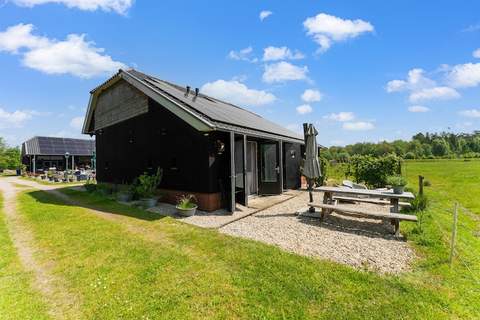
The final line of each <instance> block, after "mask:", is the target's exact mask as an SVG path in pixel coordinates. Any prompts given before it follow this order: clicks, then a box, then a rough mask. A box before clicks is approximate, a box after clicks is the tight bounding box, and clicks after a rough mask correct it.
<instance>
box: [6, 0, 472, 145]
mask: <svg viewBox="0 0 480 320" xmlns="http://www.w3.org/2000/svg"><path fill="white" fill-rule="evenodd" d="M262 11H263V12H264V13H263V15H262V18H261V17H260V16H261V12H262ZM269 12H270V13H269ZM478 49H480V3H479V2H478V1H473V0H472V1H433V0H432V1H413V0H412V1H379V0H378V1H339V0H336V1H303V2H301V1H236V2H233V1H228V2H227V1H205V2H198V1H197V2H193V1H191V2H190V1H158V2H157V1H155V2H154V1H142V0H136V1H131V0H89V1H82V0H56V1H53V0H52V1H50V0H11V1H10V0H9V1H5V0H4V1H0V66H1V70H2V76H1V77H0V135H1V136H3V137H5V138H6V139H7V141H8V142H9V143H10V144H12V145H17V144H19V143H21V142H22V141H23V140H25V139H26V138H28V137H30V136H33V135H53V136H72V137H78V136H81V135H80V125H81V123H82V117H83V116H84V113H85V108H86V105H87V104H88V99H89V91H90V90H91V89H92V88H94V87H95V86H96V85H98V84H100V83H101V82H103V81H104V80H105V79H107V78H108V77H109V75H111V74H113V73H114V72H115V71H116V70H117V69H118V68H119V67H135V68H137V69H138V70H141V71H144V72H146V73H150V74H153V75H156V76H158V77H159V78H162V79H165V80H169V81H172V82H176V83H178V84H181V85H187V84H188V85H190V86H192V87H199V88H201V91H202V92H204V93H208V94H211V95H215V96H217V97H220V98H223V99H226V100H230V101H232V102H234V103H237V104H240V105H241V106H244V107H246V108H248V109H250V110H252V111H254V112H256V113H259V114H261V115H262V116H265V117H267V118H269V119H271V120H273V121H275V122H278V123H279V124H282V125H284V126H287V127H289V128H291V129H293V130H299V128H300V126H301V124H302V123H303V122H313V123H315V124H316V126H317V128H318V129H319V141H320V142H321V143H322V144H324V145H327V146H329V145H332V144H347V143H352V142H358V141H379V140H383V139H386V140H393V139H397V138H403V139H408V138H410V137H411V135H413V134H414V133H416V132H419V131H465V132H470V131H473V130H477V129H479V124H480V99H479V98H480V90H479V86H480V50H478ZM476 50H478V51H476ZM306 90H308V91H307V92H305V91H306ZM302 96H303V97H302Z"/></svg>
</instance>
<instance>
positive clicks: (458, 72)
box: [447, 63, 480, 88]
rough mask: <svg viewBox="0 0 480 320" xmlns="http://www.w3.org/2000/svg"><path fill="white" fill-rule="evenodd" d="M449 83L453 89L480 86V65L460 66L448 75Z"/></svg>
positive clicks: (455, 67)
mask: <svg viewBox="0 0 480 320" xmlns="http://www.w3.org/2000/svg"><path fill="white" fill-rule="evenodd" d="M447 81H448V82H449V84H450V85H451V86H452V87H455V88H467V87H476V86H478V85H479V84H480V63H466V64H459V65H456V66H454V67H453V68H452V70H451V71H450V72H449V73H448V74H447Z"/></svg>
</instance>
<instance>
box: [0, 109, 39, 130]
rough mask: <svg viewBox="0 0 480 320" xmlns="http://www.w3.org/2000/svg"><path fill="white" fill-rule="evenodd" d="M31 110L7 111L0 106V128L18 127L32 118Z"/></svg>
mask: <svg viewBox="0 0 480 320" xmlns="http://www.w3.org/2000/svg"><path fill="white" fill-rule="evenodd" d="M32 113H34V112H32V111H22V110H15V111H13V112H9V111H7V110H5V109H3V108H0V128H2V129H3V128H20V127H22V126H23V125H24V124H25V122H27V121H28V120H30V119H31V118H32Z"/></svg>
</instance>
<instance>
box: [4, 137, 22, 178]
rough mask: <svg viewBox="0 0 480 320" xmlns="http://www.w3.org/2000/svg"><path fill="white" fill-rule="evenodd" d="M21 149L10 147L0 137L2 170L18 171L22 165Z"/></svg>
mask: <svg viewBox="0 0 480 320" xmlns="http://www.w3.org/2000/svg"><path fill="white" fill-rule="evenodd" d="M20 156H21V155H20V149H19V148H18V147H13V148H12V147H8V146H7V144H6V143H5V140H4V139H3V138H2V137H0V170H5V169H12V170H13V169H17V168H19V167H20V165H21V161H20Z"/></svg>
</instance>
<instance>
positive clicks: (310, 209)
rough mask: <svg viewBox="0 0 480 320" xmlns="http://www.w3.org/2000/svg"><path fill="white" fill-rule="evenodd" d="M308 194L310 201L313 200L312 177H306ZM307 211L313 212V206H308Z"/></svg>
mask: <svg viewBox="0 0 480 320" xmlns="http://www.w3.org/2000/svg"><path fill="white" fill-rule="evenodd" d="M308 195H309V196H310V203H312V202H313V179H308ZM308 212H310V213H313V212H315V208H314V207H310V208H308Z"/></svg>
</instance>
